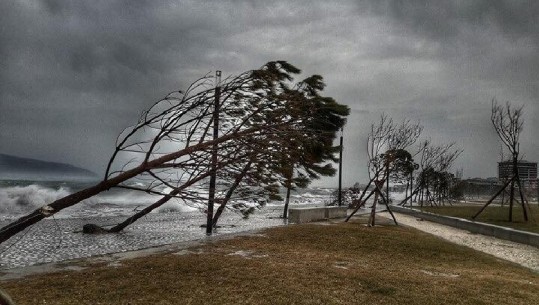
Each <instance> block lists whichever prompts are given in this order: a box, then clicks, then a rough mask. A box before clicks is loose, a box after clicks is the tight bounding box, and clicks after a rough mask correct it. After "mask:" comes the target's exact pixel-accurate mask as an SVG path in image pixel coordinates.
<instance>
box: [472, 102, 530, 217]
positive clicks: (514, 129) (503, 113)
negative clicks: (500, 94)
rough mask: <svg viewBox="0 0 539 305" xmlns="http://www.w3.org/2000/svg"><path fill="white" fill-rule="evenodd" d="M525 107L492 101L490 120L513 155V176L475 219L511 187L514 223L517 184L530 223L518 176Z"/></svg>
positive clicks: (511, 211)
mask: <svg viewBox="0 0 539 305" xmlns="http://www.w3.org/2000/svg"><path fill="white" fill-rule="evenodd" d="M523 107H524V106H520V107H514V106H512V105H511V103H509V102H506V103H505V105H500V104H498V102H497V101H496V99H492V107H491V116H490V120H491V122H492V126H493V127H494V130H495V131H496V134H497V135H498V137H499V138H500V140H501V141H502V143H503V144H504V145H505V147H506V148H507V149H508V150H509V153H510V155H511V165H512V175H511V177H509V179H508V180H507V181H506V182H505V183H504V185H503V187H502V188H501V189H500V190H499V191H498V192H497V193H496V194H495V195H494V196H492V198H490V199H489V200H488V201H487V203H486V204H485V205H484V206H483V207H482V208H481V209H480V210H479V211H478V212H477V213H476V214H475V215H474V216H473V217H472V218H473V219H475V218H476V217H477V216H479V214H481V212H483V210H484V209H485V208H486V207H487V206H488V205H489V204H490V203H491V202H492V201H493V200H494V199H495V198H496V197H498V196H499V195H500V194H501V193H503V192H505V190H506V188H507V187H508V186H509V187H510V191H509V221H513V204H514V201H516V198H515V183H516V185H517V186H518V191H519V194H520V203H521V205H522V211H523V213H524V220H525V221H528V209H529V207H528V205H527V203H526V201H525V200H524V194H523V192H522V183H521V181H520V177H519V174H518V161H519V154H520V133H521V132H522V127H523V125H524V121H523V118H522V109H523Z"/></svg>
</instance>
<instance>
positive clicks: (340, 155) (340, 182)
mask: <svg viewBox="0 0 539 305" xmlns="http://www.w3.org/2000/svg"><path fill="white" fill-rule="evenodd" d="M342 134H343V128H342V127H341V139H340V144H339V197H338V198H339V206H341V205H342Z"/></svg>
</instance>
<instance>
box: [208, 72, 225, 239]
mask: <svg viewBox="0 0 539 305" xmlns="http://www.w3.org/2000/svg"><path fill="white" fill-rule="evenodd" d="M215 83H216V84H215V104H214V111H213V139H214V140H216V139H217V138H218V137H219V100H220V98H221V71H215ZM216 180H217V143H214V144H213V145H212V151H211V168H210V189H209V192H208V214H207V218H206V220H207V221H206V235H211V234H212V229H213V205H214V203H215V185H216Z"/></svg>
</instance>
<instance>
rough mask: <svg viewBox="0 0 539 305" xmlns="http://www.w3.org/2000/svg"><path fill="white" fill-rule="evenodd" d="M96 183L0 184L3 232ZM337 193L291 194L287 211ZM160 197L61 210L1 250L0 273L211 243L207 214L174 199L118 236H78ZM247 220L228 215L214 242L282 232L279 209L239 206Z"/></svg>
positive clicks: (95, 201) (102, 200)
mask: <svg viewBox="0 0 539 305" xmlns="http://www.w3.org/2000/svg"><path fill="white" fill-rule="evenodd" d="M95 183H96V182H95V181H32V180H0V227H4V226H6V225H7V224H9V223H11V222H12V221H14V220H16V219H18V218H19V217H21V216H24V215H26V214H28V213H30V212H32V211H33V210H35V209H37V208H39V207H42V206H44V205H46V204H49V203H51V202H53V201H55V200H57V199H59V198H62V197H65V196H67V195H69V194H71V193H73V192H76V191H79V190H82V189H85V188H87V187H89V186H92V185H94V184H95ZM333 193H334V189H331V188H317V187H311V188H306V189H299V190H297V191H294V192H293V193H292V194H291V199H290V204H291V206H292V207H293V206H322V205H325V204H327V203H328V202H329V201H330V200H331V199H332V196H333ZM158 199H159V197H158V196H155V195H150V194H147V193H142V192H139V191H134V190H125V189H114V188H113V189H111V190H110V191H107V192H104V193H101V194H98V195H96V196H94V197H92V198H89V199H87V200H84V201H82V202H80V203H79V204H76V205H74V206H72V207H69V208H66V209H64V210H62V211H60V212H58V213H57V214H54V215H53V216H52V217H49V218H46V219H44V220H42V221H40V222H38V223H37V224H35V225H33V226H31V227H29V228H27V229H26V230H24V231H23V232H20V233H19V234H17V235H15V236H13V237H12V238H10V239H9V240H7V241H6V242H4V243H2V244H0V270H2V269H11V268H17V267H25V266H30V265H36V264H44V263H52V262H61V261H66V260H72V259H79V258H85V257H91V256H96V255H105V254H111V253H118V252H126V251H133V250H139V249H145V248H150V247H156V246H162V245H168V244H174V243H178V242H186V241H193V240H201V239H206V238H208V237H207V236H206V233H205V232H206V231H205V228H204V227H202V225H204V224H205V222H206V214H205V206H204V205H201V204H200V203H196V202H189V201H180V200H178V199H172V200H170V201H169V202H167V203H166V204H165V205H163V206H161V207H160V208H158V209H156V210H154V211H153V212H152V213H150V214H148V215H146V216H144V217H143V218H141V219H139V220H138V221H137V222H135V223H133V224H132V225H130V226H128V227H127V228H126V229H125V230H124V231H123V232H121V233H116V234H92V235H89V234H83V233H82V226H83V225H84V224H88V223H92V224H97V225H100V226H103V227H107V226H112V225H115V224H117V223H119V222H122V221H123V220H125V219H126V218H127V217H129V216H131V215H133V214H134V213H136V211H138V210H140V209H142V208H144V207H145V206H147V205H149V204H151V203H153V202H155V201H156V200H158ZM241 205H242V206H244V207H246V208H250V207H253V209H251V211H253V212H252V213H249V214H245V213H242V212H244V211H243V210H241V209H233V210H226V211H225V212H224V213H223V215H222V216H221V218H220V220H219V227H218V228H217V229H216V231H215V232H214V235H213V236H219V235H222V234H231V233H238V232H243V231H250V230H255V229H262V228H269V227H275V226H282V225H286V224H287V222H286V220H284V219H283V218H281V215H282V213H283V207H284V204H283V202H281V201H270V202H264V204H260V202H247V201H244V202H241Z"/></svg>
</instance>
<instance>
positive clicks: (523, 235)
mask: <svg viewBox="0 0 539 305" xmlns="http://www.w3.org/2000/svg"><path fill="white" fill-rule="evenodd" d="M391 210H392V211H394V212H398V213H402V214H406V215H410V216H414V217H417V218H421V219H424V220H428V221H432V222H436V223H439V224H443V225H446V226H450V227H454V228H457V229H462V230H467V231H470V232H472V233H477V234H482V235H487V236H493V237H496V238H499V239H504V240H509V241H513V242H517V243H521V244H526V245H530V246H534V247H538V248H539V234H537V233H532V232H526V231H520V230H515V229H511V228H506V227H501V226H496V225H492V224H488V223H483V222H475V221H471V220H468V219H463V218H458V217H451V216H443V215H438V214H433V213H429V212H423V211H420V210H416V209H412V208H403V207H397V206H391Z"/></svg>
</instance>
